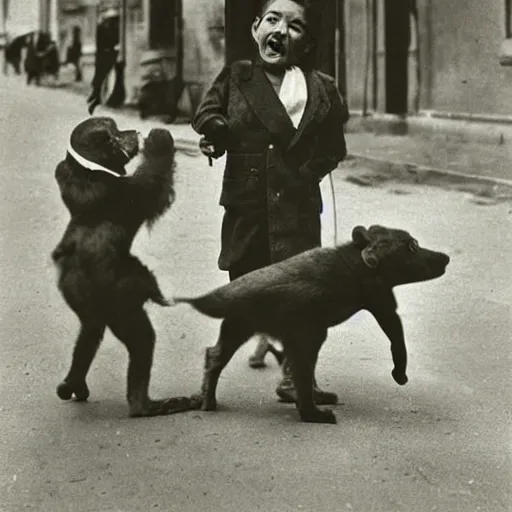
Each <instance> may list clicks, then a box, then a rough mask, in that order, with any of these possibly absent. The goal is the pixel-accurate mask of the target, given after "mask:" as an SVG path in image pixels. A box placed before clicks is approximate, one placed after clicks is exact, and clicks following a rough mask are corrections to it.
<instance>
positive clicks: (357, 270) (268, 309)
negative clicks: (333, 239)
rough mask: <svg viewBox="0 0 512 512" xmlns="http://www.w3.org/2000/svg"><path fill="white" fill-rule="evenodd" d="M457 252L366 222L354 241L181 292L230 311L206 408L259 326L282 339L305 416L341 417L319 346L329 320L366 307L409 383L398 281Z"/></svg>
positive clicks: (211, 353) (424, 272)
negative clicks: (319, 367) (320, 389)
mask: <svg viewBox="0 0 512 512" xmlns="http://www.w3.org/2000/svg"><path fill="white" fill-rule="evenodd" d="M448 262H449V257H448V256H447V255H445V254H443V253H440V252H434V251H430V250H427V249H423V248H420V247H419V246H418V243H417V242H416V240H415V239H414V238H412V237H411V236H410V235H409V233H407V232H406V231H401V230H396V229H387V228H384V227H381V226H372V227H370V228H369V229H368V230H366V229H365V228H363V227H361V226H358V227H356V228H354V230H353V233H352V241H351V242H350V243H347V244H345V245H342V246H339V247H336V248H317V249H312V250H309V251H307V252H304V253H302V254H299V255H297V256H294V257H292V258H289V259H288V260H285V261H282V262H280V263H276V264H274V265H270V266H268V267H265V268H262V269H259V270H256V271H254V272H251V273H250V274H246V275H244V276H242V277H240V278H238V279H236V280H234V281H232V282H231V283H229V284H227V285H225V286H222V287H220V288H217V289H216V290H213V291H212V292H210V293H208V294H206V295H203V296H201V297H197V298H177V299H175V301H176V302H187V303H189V304H191V305H192V306H193V307H194V308H195V309H197V310H198V311H200V312H201V313H204V314H206V315H209V316H211V317H214V318H222V319H223V321H222V324H221V327H220V335H219V340H218V342H217V345H215V346H214V347H210V348H208V349H206V361H205V372H204V379H203V385H202V389H201V394H200V395H199V396H198V397H197V399H198V400H202V409H203V410H213V409H215V408H216V388H217V382H218V379H219V376H220V374H221V372H222V370H223V368H224V367H225V366H226V364H227V363H228V362H229V360H230V359H231V357H232V356H233V354H234V353H235V352H236V350H237V349H238V348H239V347H240V346H241V345H242V344H243V343H244V342H245V341H247V340H248V339H249V338H250V337H251V336H252V335H253V334H255V333H258V332H260V333H266V334H268V335H270V336H271V337H273V338H275V339H278V340H280V341H281V343H282V345H283V347H284V351H285V355H286V356H287V357H288V358H289V361H290V365H291V369H292V375H293V379H294V383H295V387H296V389H297V408H298V410H299V414H300V417H301V419H302V420H303V421H309V422H319V423H335V422H336V417H335V416H334V414H333V412H332V411H331V410H328V409H327V410H325V409H324V410H322V409H319V408H317V406H316V405H315V403H314V399H313V382H314V371H315V365H316V361H317V357H318V352H319V350H320V348H321V346H322V344H323V342H324V341H325V339H326V337H327V330H328V328H329V327H332V326H334V325H337V324H340V323H342V322H344V321H345V320H347V319H348V318H349V317H350V316H352V315H353V314H355V313H357V312H358V311H360V310H362V309H366V310H368V311H369V312H371V313H372V314H373V316H374V317H375V318H376V320H377V322H378V323H379V325H380V327H381V328H382V330H383V331H384V332H385V333H386V335H387V336H388V338H389V340H390V341H391V352H392V356H393V362H394V369H393V371H392V376H393V378H394V379H395V381H396V382H397V383H398V384H400V385H403V384H405V383H406V382H407V376H406V364H407V353H406V347H405V341H404V335H403V330H402V323H401V320H400V317H399V316H398V314H397V312H396V309H397V303H396V300H395V297H394V294H393V290H392V289H393V287H394V286H397V285H401V284H406V283H414V282H419V281H426V280H429V279H435V278H437V277H439V276H441V275H442V274H443V273H444V271H445V268H446V265H447V264H448Z"/></svg>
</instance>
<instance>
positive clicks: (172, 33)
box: [43, 0, 224, 110]
mask: <svg viewBox="0 0 512 512" xmlns="http://www.w3.org/2000/svg"><path fill="white" fill-rule="evenodd" d="M43 1H45V0H43ZM56 1H58V5H59V11H58V12H59V15H58V26H59V49H60V54H61V56H64V55H65V54H66V47H67V46H68V45H69V44H70V38H71V33H72V29H73V27H74V26H79V27H80V28H81V33H82V44H83V54H84V55H83V59H82V64H83V72H84V80H85V81H88V82H90V80H91V79H92V76H93V73H94V59H95V51H96V48H95V36H96V27H97V23H98V20H99V19H100V17H101V13H102V12H104V11H106V10H108V9H110V10H112V9H117V11H118V12H119V15H121V14H122V7H123V2H122V1H121V0H56ZM124 4H125V5H126V11H125V12H126V25H125V26H126V35H125V39H126V58H125V62H126V67H125V87H126V94H127V95H126V102H127V103H136V102H137V99H138V97H139V92H140V88H141V84H142V83H143V82H144V80H146V79H148V77H149V76H152V77H154V78H155V79H170V78H172V77H173V76H175V75H176V74H178V73H179V74H181V75H182V77H183V79H184V81H185V86H186V87H185V91H184V101H183V103H184V105H183V106H182V108H183V109H185V110H187V109H188V110H190V109H191V108H193V107H192V106H193V104H194V103H196V102H197V99H196V98H197V96H198V95H199V96H201V94H202V91H203V89H204V87H205V84H206V83H208V82H209V81H211V80H212V79H213V76H215V74H216V73H217V72H218V71H219V70H220V68H221V67H222V64H223V62H224V45H223V33H224V0H125V2H124ZM180 55H182V60H181V61H180Z"/></svg>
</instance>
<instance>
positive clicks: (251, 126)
mask: <svg viewBox="0 0 512 512" xmlns="http://www.w3.org/2000/svg"><path fill="white" fill-rule="evenodd" d="M305 76H306V82H307V87H308V102H307V105H306V109H305V111H304V115H303V118H302V120H301V123H300V125H299V127H298V129H295V128H294V126H293V124H292V122H291V120H290V118H289V117H288V114H287V113H286V110H285V108H284V106H283V105H282V103H281V102H280V100H279V98H278V96H277V95H276V93H275V92H274V89H273V88H272V85H271V84H270V82H269V80H268V79H267V77H266V75H265V73H264V71H263V68H262V67H261V66H260V65H258V64H253V63H251V62H249V61H238V62H235V63H233V64H232V65H231V66H226V67H225V68H224V69H223V70H222V72H221V73H220V74H219V76H218V77H217V79H216V80H215V82H214V83H213V85H212V87H211V89H210V90H209V91H208V93H207V94H206V96H205V98H204V100H203V102H202V104H201V105H200V107H199V109H198V111H197V113H196V115H195V117H194V120H193V122H192V126H193V128H194V129H195V130H196V131H197V132H198V133H203V132H202V128H203V126H204V124H205V123H206V122H207V121H209V120H211V119H212V118H214V117H222V118H224V119H227V121H228V123H229V128H230V143H229V147H228V148H227V160H226V167H225V171H224V179H223V186H222V194H221V198H220V204H221V205H222V206H224V207H225V210H226V211H225V215H224V221H223V226H222V248H221V254H220V257H219V267H220V268H221V269H222V270H229V268H230V267H231V266H232V265H234V264H236V263H237V262H238V261H240V260H241V259H242V258H243V257H244V256H245V255H246V252H247V251H248V249H249V248H250V245H251V242H252V241H253V239H254V238H255V237H256V236H257V235H258V230H261V229H262V226H265V225H268V231H269V233H268V235H269V246H270V259H271V262H272V263H273V262H277V261H281V260H283V259H286V258H288V257H290V256H293V255H295V254H298V253H300V252H302V251H304V250H307V249H311V248H313V247H315V246H318V245H320V240H321V233H320V212H321V209H322V201H321V195H320V188H319V182H320V180H321V179H322V178H323V177H324V176H325V175H326V174H328V173H329V172H330V171H332V170H333V169H334V168H336V166H337V165H338V162H340V161H341V160H343V159H344V158H345V156H346V144H345V137H344V133H343V125H344V123H345V122H346V121H347V119H348V111H347V108H346V106H345V104H344V103H343V100H342V98H341V97H340V95H339V93H338V90H337V88H336V86H335V83H334V80H333V79H332V78H331V77H329V76H327V75H325V74H323V73H320V72H318V71H306V72H305Z"/></svg>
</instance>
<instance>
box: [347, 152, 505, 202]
mask: <svg viewBox="0 0 512 512" xmlns="http://www.w3.org/2000/svg"><path fill="white" fill-rule="evenodd" d="M346 161H352V162H354V161H355V162H356V163H360V164H362V165H363V166H365V167H366V168H369V169H371V170H372V171H375V172H377V173H384V174H386V175H387V176H389V177H391V178H394V179H398V180H400V181H403V182H406V183H411V182H412V183H415V184H418V185H435V186H440V185H451V186H458V187H459V188H460V187H464V186H466V187H468V189H471V190H472V191H474V188H480V189H481V190H487V191H489V189H498V188H499V189H502V190H503V191H504V192H505V195H506V197H507V198H508V197H509V196H510V198H512V180H506V179H502V178H494V177H490V176H478V175H475V174H469V173H463V172H459V171H453V170H450V169H440V168H436V167H429V166H426V165H421V164H416V163H413V162H407V161H400V160H388V159H384V158H377V157H372V156H368V155H363V154H359V153H349V154H348V156H347V160H346ZM356 172H357V171H356ZM354 174H355V173H354Z"/></svg>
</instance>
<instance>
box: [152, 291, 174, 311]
mask: <svg viewBox="0 0 512 512" xmlns="http://www.w3.org/2000/svg"><path fill="white" fill-rule="evenodd" d="M149 299H150V300H152V301H153V302H154V303H155V304H159V305H160V306H164V307H168V306H174V301H173V300H172V299H166V298H165V297H164V296H163V294H162V292H161V291H160V288H157V289H156V290H152V293H151V295H150V296H149Z"/></svg>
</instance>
